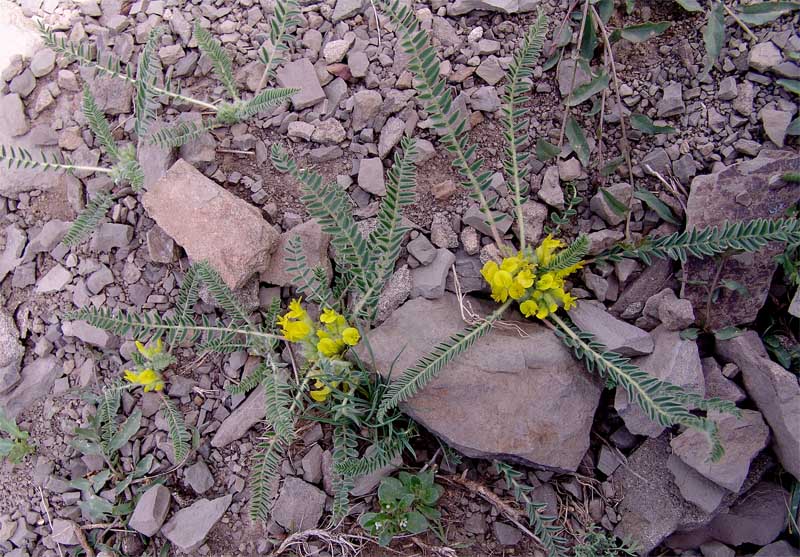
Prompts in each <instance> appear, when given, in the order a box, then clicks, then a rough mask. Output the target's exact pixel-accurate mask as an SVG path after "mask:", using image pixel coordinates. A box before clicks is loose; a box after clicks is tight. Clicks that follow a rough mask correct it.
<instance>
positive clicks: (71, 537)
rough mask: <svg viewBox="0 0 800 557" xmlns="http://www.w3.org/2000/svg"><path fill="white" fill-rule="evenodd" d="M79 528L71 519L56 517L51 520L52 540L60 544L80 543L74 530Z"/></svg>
mask: <svg viewBox="0 0 800 557" xmlns="http://www.w3.org/2000/svg"><path fill="white" fill-rule="evenodd" d="M79 528H80V526H78V525H77V524H76V523H74V522H73V521H71V520H64V519H63V518H56V519H54V520H53V534H52V535H51V536H50V537H51V538H52V540H53V541H54V542H56V543H58V544H61V545H78V544H79V543H80V541H79V538H78V534H77V533H76V531H77V530H78V529H79Z"/></svg>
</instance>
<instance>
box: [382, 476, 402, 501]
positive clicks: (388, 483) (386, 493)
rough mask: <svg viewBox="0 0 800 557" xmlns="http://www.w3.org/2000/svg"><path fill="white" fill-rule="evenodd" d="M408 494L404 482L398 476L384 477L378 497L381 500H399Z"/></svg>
mask: <svg viewBox="0 0 800 557" xmlns="http://www.w3.org/2000/svg"><path fill="white" fill-rule="evenodd" d="M405 494H406V490H405V488H404V487H403V484H402V482H400V480H398V479H397V478H384V479H383V480H382V481H381V485H380V487H379V488H378V499H380V500H381V502H382V503H383V502H389V501H399V500H400V499H402V498H403V495H405Z"/></svg>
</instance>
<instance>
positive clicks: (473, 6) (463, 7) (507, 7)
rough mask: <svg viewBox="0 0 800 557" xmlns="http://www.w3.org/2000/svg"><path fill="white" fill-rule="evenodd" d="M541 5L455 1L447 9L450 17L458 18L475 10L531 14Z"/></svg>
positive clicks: (528, 0) (534, 1) (517, 0)
mask: <svg viewBox="0 0 800 557" xmlns="http://www.w3.org/2000/svg"><path fill="white" fill-rule="evenodd" d="M538 5H539V1H538V0H455V2H453V3H452V4H451V5H450V6H448V8H447V13H448V15H451V16H458V15H464V14H466V13H469V12H471V11H473V10H483V11H489V12H500V13H504V14H517V13H523V12H530V11H533V10H535V9H536V7H537V6H538Z"/></svg>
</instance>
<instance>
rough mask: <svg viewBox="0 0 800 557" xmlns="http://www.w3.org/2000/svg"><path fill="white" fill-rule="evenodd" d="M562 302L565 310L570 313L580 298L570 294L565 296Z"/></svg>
mask: <svg viewBox="0 0 800 557" xmlns="http://www.w3.org/2000/svg"><path fill="white" fill-rule="evenodd" d="M562 300H563V301H564V309H565V310H567V311H569V310H571V309H572V308H574V307H575V302H577V301H578V298H576V297H575V296H572V295H570V294H564V296H563V298H562Z"/></svg>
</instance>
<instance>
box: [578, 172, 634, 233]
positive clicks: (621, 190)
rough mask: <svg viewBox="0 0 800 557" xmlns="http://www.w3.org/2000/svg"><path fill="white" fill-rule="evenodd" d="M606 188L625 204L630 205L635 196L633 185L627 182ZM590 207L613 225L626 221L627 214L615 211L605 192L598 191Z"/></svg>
mask: <svg viewBox="0 0 800 557" xmlns="http://www.w3.org/2000/svg"><path fill="white" fill-rule="evenodd" d="M605 189H606V191H607V192H608V193H609V194H611V195H612V196H613V197H614V198H615V199H616V200H617V201H619V202H620V203H622V204H623V205H625V206H630V202H631V197H632V196H633V186H631V185H630V184H626V183H625V182H621V183H619V184H614V185H612V186H609V187H607V188H605ZM589 207H590V208H591V209H592V211H593V212H594V213H595V214H596V215H599V216H600V217H601V218H602V219H603V220H604V221H606V222H607V223H608V224H610V225H611V226H616V225H618V224H620V223H622V222H625V215H621V214H619V213H617V212H616V211H614V209H613V208H612V207H611V205H609V204H608V202H607V201H606V198H605V196H603V192H600V191H598V192H597V193H596V194H595V195H594V197H592V200H591V201H590V203H589Z"/></svg>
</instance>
